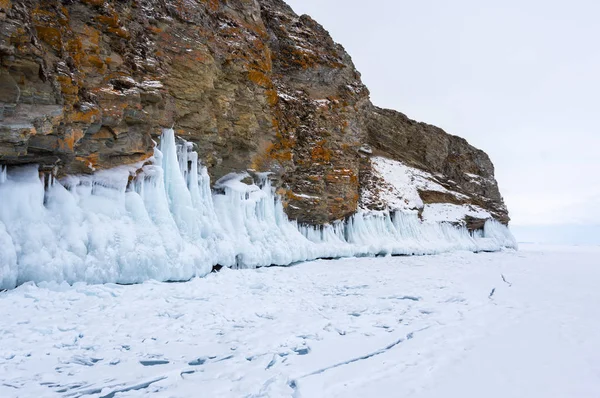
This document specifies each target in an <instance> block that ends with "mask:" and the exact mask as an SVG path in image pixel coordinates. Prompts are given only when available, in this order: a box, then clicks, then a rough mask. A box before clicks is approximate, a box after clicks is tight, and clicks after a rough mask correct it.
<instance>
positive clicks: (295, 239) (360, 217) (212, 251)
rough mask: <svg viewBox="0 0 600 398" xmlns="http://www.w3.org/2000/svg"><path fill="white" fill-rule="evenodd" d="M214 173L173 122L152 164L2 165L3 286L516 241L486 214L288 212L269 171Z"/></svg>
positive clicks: (135, 278)
mask: <svg viewBox="0 0 600 398" xmlns="http://www.w3.org/2000/svg"><path fill="white" fill-rule="evenodd" d="M245 177H247V175H246V174H230V175H227V176H225V177H223V178H221V179H220V180H219V181H217V182H216V183H215V188H216V189H215V192H212V191H211V187H210V179H209V176H208V173H207V171H206V169H205V168H204V167H200V166H199V164H198V155H197V153H196V152H194V151H193V150H192V144H190V143H186V142H184V141H182V143H181V144H177V143H176V140H175V135H174V132H173V130H172V129H166V130H165V131H164V132H163V136H162V139H161V143H160V148H156V150H155V154H154V158H153V160H152V162H151V164H146V165H144V164H135V165H130V166H121V167H118V168H115V169H112V170H103V171H98V172H95V173H94V174H92V175H85V176H69V177H67V178H65V179H63V180H61V181H56V180H54V178H53V177H49V176H45V177H41V178H40V173H39V172H38V167H37V166H26V167H20V168H14V169H11V170H10V171H7V169H6V168H5V167H1V166H0V288H1V289H8V288H14V287H15V286H17V285H19V284H22V283H24V282H27V281H33V282H41V281H55V282H63V281H66V282H68V283H74V282H78V281H83V282H88V283H107V282H116V283H138V282H142V281H145V280H148V279H156V280H160V281H181V280H188V279H190V278H192V277H195V276H203V275H206V274H207V273H209V272H210V271H211V270H212V267H213V265H216V264H219V265H222V266H226V267H238V268H253V267H260V266H268V265H288V264H292V263H294V262H298V261H305V260H312V259H316V258H334V257H350V256H374V255H413V254H415V255H416V254H435V253H441V252H446V251H451V250H469V251H495V250H500V249H501V248H503V247H507V248H513V247H516V243H515V240H514V238H513V236H512V234H511V233H510V231H509V230H508V228H507V227H505V226H504V225H502V224H500V223H499V222H496V221H494V220H489V221H487V222H486V224H485V227H484V229H483V230H482V231H477V232H474V233H470V232H469V231H467V229H466V228H464V227H456V226H454V225H451V224H449V223H429V222H421V221H420V220H419V219H418V216H417V214H416V213H407V212H401V211H396V212H363V211H359V212H358V213H356V214H355V215H354V216H352V217H350V218H349V219H348V220H346V221H343V222H342V221H340V222H337V223H334V224H331V225H325V226H320V227H319V226H317V227H315V226H304V225H298V224H297V223H296V222H294V221H290V220H288V218H287V216H286V215H285V212H284V210H283V206H282V204H281V201H280V200H279V199H278V198H277V196H276V195H275V194H274V192H273V189H272V187H271V185H270V182H269V179H268V177H267V175H264V174H259V175H258V177H257V179H258V181H256V184H253V185H248V184H245V183H243V182H242V179H244V178H245Z"/></svg>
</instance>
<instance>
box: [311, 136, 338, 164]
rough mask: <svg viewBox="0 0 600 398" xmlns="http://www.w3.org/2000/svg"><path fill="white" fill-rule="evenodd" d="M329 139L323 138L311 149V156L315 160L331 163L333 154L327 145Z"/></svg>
mask: <svg viewBox="0 0 600 398" xmlns="http://www.w3.org/2000/svg"><path fill="white" fill-rule="evenodd" d="M326 144H327V141H326V140H321V141H319V142H317V143H316V145H315V146H314V147H313V148H312V150H311V151H310V157H311V160H312V161H313V162H324V163H330V162H331V157H332V155H333V153H332V151H331V149H329V148H327V147H326Z"/></svg>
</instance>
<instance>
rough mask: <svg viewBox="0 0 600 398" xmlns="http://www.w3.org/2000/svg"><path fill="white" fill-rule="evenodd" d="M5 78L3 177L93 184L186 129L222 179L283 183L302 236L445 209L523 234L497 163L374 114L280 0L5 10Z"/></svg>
mask: <svg viewBox="0 0 600 398" xmlns="http://www.w3.org/2000/svg"><path fill="white" fill-rule="evenodd" d="M0 64H1V71H0V164H2V165H8V166H14V165H20V164H29V163H36V164H40V165H41V167H42V170H46V171H52V172H53V173H55V174H57V175H58V176H59V177H60V176H64V175H67V174H85V173H92V172H94V171H97V170H101V169H107V168H111V167H114V166H118V165H122V164H130V163H134V162H139V161H141V160H144V159H147V158H150V157H151V156H152V153H153V147H154V142H153V140H154V141H156V140H158V136H159V135H160V133H161V130H162V128H165V127H172V126H174V128H175V131H176V133H177V135H179V136H181V137H183V138H185V139H186V140H188V141H191V142H193V143H194V144H196V147H197V148H196V149H197V151H198V152H199V154H200V158H201V160H202V162H203V163H204V164H205V165H206V166H207V167H208V170H209V173H210V174H211V177H212V179H213V181H216V180H217V179H218V178H220V177H222V176H224V175H226V174H228V173H230V172H235V171H246V170H250V171H256V172H264V171H269V172H271V173H272V175H271V176H272V179H273V180H274V183H275V184H276V186H277V187H278V188H279V189H278V193H279V194H280V195H281V197H282V198H283V200H284V205H285V208H286V212H287V214H288V215H289V216H290V218H292V219H297V220H299V221H300V222H302V223H309V224H320V223H325V222H328V221H332V220H337V219H341V218H344V217H347V216H349V215H351V214H352V213H354V212H355V211H356V210H357V209H358V208H366V209H383V208H386V207H391V208H407V209H418V210H419V211H420V213H421V214H422V215H423V216H424V217H427V215H428V214H429V213H431V211H429V210H428V209H433V208H434V205H438V204H444V205H452V206H455V207H461V208H464V209H468V211H465V212H464V214H463V218H464V219H465V221H467V223H468V225H469V226H470V227H471V228H478V227H480V226H481V225H482V221H481V220H483V219H484V218H487V217H489V216H493V217H494V218H496V219H498V220H500V221H502V222H504V223H507V222H508V220H509V218H508V213H507V210H506V208H505V206H504V204H503V201H502V197H501V196H500V193H499V190H498V186H497V184H496V181H495V180H494V176H493V171H494V170H493V166H492V163H491V162H490V160H489V158H488V157H487V155H486V154H485V153H483V152H482V151H480V150H477V149H475V148H473V147H472V146H470V145H469V144H468V143H467V142H466V141H465V140H463V139H461V138H459V137H455V136H451V135H448V134H446V133H445V132H443V131H442V130H441V129H439V128H436V127H434V126H430V125H426V124H423V123H417V122H414V121H412V120H410V119H408V118H407V117H406V116H404V115H402V114H400V113H397V112H394V111H390V110H383V109H379V108H377V107H375V106H373V105H372V104H371V102H370V100H369V93H368V90H367V89H366V87H365V86H364V85H363V84H362V82H361V80H360V74H359V73H358V72H357V71H356V69H355V68H354V65H353V64H352V61H351V59H350V56H349V55H348V54H347V53H346V52H345V51H344V49H343V47H342V46H340V45H339V44H336V43H334V42H333V40H332V39H331V37H330V36H329V34H328V33H327V31H326V30H324V29H323V27H321V26H320V25H319V24H318V23H316V22H315V21H314V20H312V19H311V18H310V17H308V16H300V17H299V16H297V15H296V14H295V13H294V12H293V11H292V10H291V8H289V7H288V6H287V5H286V4H285V3H283V2H282V1H280V0H199V1H188V0H178V1H164V0H162V1H155V0H130V1H102V0H81V1H73V0H63V1H58V0H43V1H41V0H40V1H38V0H0ZM387 160H389V161H390V162H395V163H390V164H393V165H398V167H397V170H402V172H403V173H405V174H406V176H409V177H411V179H410V181H409V183H410V184H412V182H414V181H415V175H416V176H418V180H419V181H421V182H420V183H419V184H416V185H414V184H413V185H414V187H413V188H414V190H415V192H416V194H417V195H418V198H417V199H418V200H409V199H410V198H409V197H408V196H407V197H403V195H408V194H406V193H405V192H404V191H402V189H401V188H402V187H399V186H398V183H397V181H396V180H394V178H395V177H394V176H396V177H397V173H396V174H394V173H391V174H390V173H387V171H386V170H388V169H386V168H385V167H387V166H385V165H387V164H388V163H386V161H387ZM384 166H385V167H384ZM390 167H392V166H390ZM394 167H395V166H394ZM392 169H393V167H392ZM386 173H387V174H386ZM390 176H391V177H390ZM392 177H394V178H392ZM410 184H409V185H410ZM403 192H404V193H403ZM390 198H392V199H390ZM394 198H396V199H397V198H399V199H401V200H400V202H398V203H400V205H398V204H397V203H395V201H394ZM427 206H430V207H429V208H428V207H427ZM469 209H470V210H469ZM450 221H456V220H450Z"/></svg>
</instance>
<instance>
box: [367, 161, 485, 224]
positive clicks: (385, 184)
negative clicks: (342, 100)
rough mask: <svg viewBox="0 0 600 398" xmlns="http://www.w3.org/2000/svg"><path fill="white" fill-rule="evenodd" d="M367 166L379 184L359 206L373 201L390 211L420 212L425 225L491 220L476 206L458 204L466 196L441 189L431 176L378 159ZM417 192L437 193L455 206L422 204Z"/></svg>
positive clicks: (395, 162) (412, 168) (450, 204)
mask: <svg viewBox="0 0 600 398" xmlns="http://www.w3.org/2000/svg"><path fill="white" fill-rule="evenodd" d="M371 165H372V167H373V174H374V175H375V176H376V177H377V178H378V179H379V180H380V183H379V184H377V186H378V192H377V193H374V192H370V191H368V190H367V191H365V192H363V202H369V201H372V200H373V199H374V198H375V197H377V198H378V199H379V200H381V201H382V202H383V203H384V204H385V205H386V206H387V207H388V208H389V209H391V210H392V211H395V210H404V211H420V212H421V215H422V219H423V221H426V222H449V223H463V222H464V220H465V218H466V217H472V218H475V219H482V220H488V219H493V217H492V215H491V214H490V213H489V212H488V211H486V210H484V209H482V208H481V207H479V206H476V205H473V204H460V203H461V202H463V201H465V200H468V199H469V198H468V196H466V195H464V194H462V193H460V192H455V191H452V190H449V189H447V188H445V187H444V186H442V185H441V184H439V183H438V182H436V178H435V176H434V175H432V174H431V173H428V172H426V171H423V170H419V169H417V168H414V167H409V166H406V165H405V164H403V163H402V162H399V161H397V160H392V159H388V158H385V157H382V156H374V157H372V158H371ZM420 191H421V192H422V191H428V192H438V193H440V194H442V195H444V196H445V197H451V198H454V200H455V201H456V202H457V203H424V202H423V200H422V198H421V195H420V194H419V192H420Z"/></svg>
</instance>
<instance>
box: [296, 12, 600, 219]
mask: <svg viewBox="0 0 600 398" xmlns="http://www.w3.org/2000/svg"><path fill="white" fill-rule="evenodd" d="M286 1H287V2H288V4H290V5H291V6H292V8H294V10H295V11H296V12H297V13H298V14H309V15H311V16H312V17H313V18H314V19H316V20H317V21H318V22H320V23H321V24H322V25H323V26H324V27H325V28H326V29H327V30H328V31H329V32H330V33H331V35H332V37H333V38H334V40H335V41H337V42H339V43H341V44H342V45H343V46H344V47H345V48H346V50H347V51H348V53H350V55H351V56H352V58H353V60H354V63H355V64H356V66H357V68H358V70H359V71H360V72H361V73H362V77H363V82H364V83H365V84H366V85H367V86H368V87H369V89H370V91H371V99H372V101H373V103H374V104H376V105H378V106H382V107H386V108H392V109H397V110H399V111H401V112H403V113H405V114H407V115H408V116H409V117H412V118H413V119H417V120H419V121H425V122H428V123H431V124H435V125H438V126H440V127H442V128H444V129H445V130H446V131H447V132H449V133H451V134H456V135H460V136H462V137H465V138H466V139H467V140H469V142H470V143H471V144H473V145H475V146H477V147H479V148H481V149H483V150H484V151H486V152H487V153H488V154H489V155H490V157H491V158H492V161H493V162H494V164H495V166H496V178H497V180H498V182H499V184H500V190H501V192H502V193H503V195H504V198H505V200H506V202H507V204H508V207H509V210H510V212H511V217H512V219H513V224H515V225H519V224H521V225H524V224H560V223H590V224H592V223H595V224H600V208H599V206H600V154H599V153H600V120H599V119H600V23H599V22H598V21H599V20H598V18H599V17H600V1H597V0H571V1H564V0H563V1H558V0H520V1H517V0H504V1H499V2H490V1H481V0H455V1H446V0H420V1H404V0H370V1H368V2H365V1H357V0H286Z"/></svg>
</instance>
